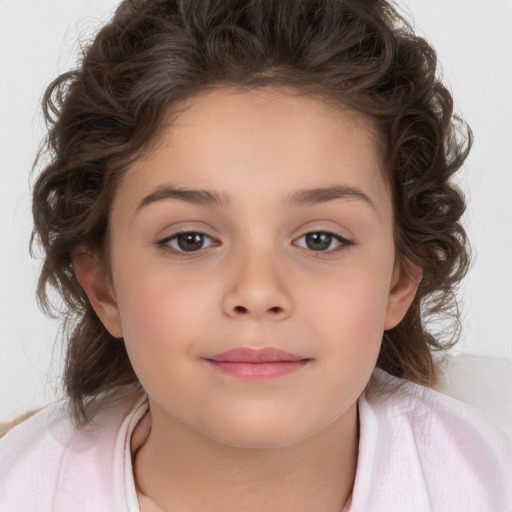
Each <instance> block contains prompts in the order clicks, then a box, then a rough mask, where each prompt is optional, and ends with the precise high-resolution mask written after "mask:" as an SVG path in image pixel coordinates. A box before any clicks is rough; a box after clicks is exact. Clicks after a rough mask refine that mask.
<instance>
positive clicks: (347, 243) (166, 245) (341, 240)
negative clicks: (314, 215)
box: [156, 230, 354, 258]
mask: <svg viewBox="0 0 512 512" xmlns="http://www.w3.org/2000/svg"><path fill="white" fill-rule="evenodd" d="M319 234H322V235H328V236H329V237H331V238H332V239H331V243H332V242H333V241H336V242H338V244H339V245H337V246H336V247H334V248H333V249H329V250H325V251H322V250H319V251H315V250H314V249H310V248H309V247H303V246H300V245H296V247H300V248H301V249H303V250H305V251H307V252H308V253H310V254H312V255H314V256H316V257H328V256H329V255H335V254H337V253H339V252H342V251H346V250H348V249H349V248H350V247H351V246H353V245H354V242H353V241H351V240H348V239H347V238H345V237H343V236H341V235H338V234H336V233H333V232H331V231H322V230H319V231H309V232H307V233H304V234H303V235H301V236H300V237H299V238H296V239H295V240H294V242H296V241H297V240H301V239H302V238H305V237H307V236H308V235H319ZM181 235H200V236H201V237H203V240H204V239H210V240H212V241H213V243H212V244H211V245H209V246H208V247H210V246H216V245H218V244H219V242H218V241H216V240H215V239H214V238H213V237H211V236H210V235H208V234H206V233H203V232H202V231H194V230H182V231H178V232H176V233H174V234H173V235H171V236H168V237H165V238H163V239H162V240H159V241H157V242H156V245H157V247H159V248H160V249H162V250H164V251H166V252H169V253H172V254H173V255H177V256H180V257H183V258H187V257H191V256H193V255H195V254H197V253H200V252H202V250H203V249H207V248H208V247H201V248H200V249H198V250H196V251H185V250H182V249H178V248H175V247H172V246H171V245H170V243H171V242H172V241H175V240H178V237H179V236H181ZM329 245H330V244H329Z"/></svg>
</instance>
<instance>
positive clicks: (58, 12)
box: [0, 0, 512, 422]
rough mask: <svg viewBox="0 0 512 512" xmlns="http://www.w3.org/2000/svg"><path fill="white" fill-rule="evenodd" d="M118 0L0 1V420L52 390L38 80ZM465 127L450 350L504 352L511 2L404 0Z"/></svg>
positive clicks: (49, 75)
mask: <svg viewBox="0 0 512 512" xmlns="http://www.w3.org/2000/svg"><path fill="white" fill-rule="evenodd" d="M116 3H117V0H44V1H41V0H0V390H1V391H0V422H1V421H5V420H8V419H10V418H12V417H14V416H16V415H17V414H20V413H22V412H24V411H26V410H28V409H30V408H32V407H36V406H40V405H43V404H45V403H47V402H48V401H50V400H52V399H53V398H54V397H55V396H58V395H59V394H60V390H59V388H58V375H59V372H60V370H61V361H62V354H61V352H62V350H61V347H60V344H58V343H57V344H55V339H56V337H57V331H58V322H57V321H52V320H49V319H47V318H45V317H44V316H43V315H42V314H41V313H40V312H39V310H38V309H37V306H36V303H35V299H34V294H35V282H36V279H37V273H38V267H39V264H40V262H39V261H37V260H36V261H34V260H31V259H30V257H29V254H28V243H29V237H30V230H31V218H30V187H29V172H30V168H31V165H32V162H33V159H34V157H35V154H36V150H37V146H38V143H39V141H40V139H41V137H42V136H43V133H44V131H43V126H42V122H41V111H40V106H39V104H40V100H41V97H42V94H43V91H44V89H45V87H46V85H47V84H48V83H49V82H50V81H51V80H52V79H53V78H54V77H55V76H57V74H58V73H60V72H63V71H66V70H67V69H69V68H70V67H72V66H73V63H74V59H75V55H76V52H77V50H78V48H79V46H78V44H77V42H76V41H77V37H78V36H79V37H80V38H81V39H82V40H84V39H87V37H88V35H90V34H91V33H93V32H94V31H95V28H96V27H97V26H98V24H99V23H100V19H101V18H102V17H103V18H104V17H105V15H106V14H109V13H111V12H112V10H113V8H114V6H115V4H116ZM401 4H402V5H404V6H405V9H406V11H407V12H409V13H412V15H413V17H414V19H415V26H416V29H417V31H418V32H419V33H421V34H423V35H425V36H426V37H427V38H428V39H429V40H430V42H431V43H432V44H433V45H434V47H435V48H436V49H437V51H438V55H439V59H440V62H441V64H442V67H443V77H444V81H445V83H446V84H447V85H448V86H449V87H450V88H451V90H452V91H453V94H454V97H455V100H456V105H457V110H458V111H459V112H461V113H462V114H463V116H464V117H465V118H466V119H467V120H468V121H469V123H470V124H471V126H472V128H473V130H474V132H475V145H474V148H473V151H472V153H471V156H470V158H469V161H468V164H467V166H466V167H465V171H464V175H463V177H462V186H463V188H464V189H465V191H466V193H467V197H468V202H469V211H468V214H467V215H466V218H465V223H466V227H467V229H468V232H469V235H470V237H471V240H472V244H473V246H474V248H475V254H476V259H475V262H474V265H473V268H472V270H471V272H470V274H469V276H468V277H467V279H466V283H465V285H464V287H463V288H462V290H461V294H462V297H463V299H464V312H465V321H464V332H463V336H462V340H461V342H460V343H459V345H458V346H457V347H456V348H455V351H456V353H473V354H483V355H489V356H499V357H505V358H507V359H509V360H512V335H511V334H510V330H509V325H508V322H509V319H510V317H511V316H512V192H511V189H512V156H511V155H512V0H486V1H485V2H483V1H481V0H403V1H402V2H401Z"/></svg>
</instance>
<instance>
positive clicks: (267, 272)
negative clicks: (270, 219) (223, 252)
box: [222, 250, 293, 320]
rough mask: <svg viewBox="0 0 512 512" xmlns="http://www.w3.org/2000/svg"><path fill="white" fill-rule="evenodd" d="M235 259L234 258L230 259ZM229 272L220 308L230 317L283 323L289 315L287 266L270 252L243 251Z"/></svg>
mask: <svg viewBox="0 0 512 512" xmlns="http://www.w3.org/2000/svg"><path fill="white" fill-rule="evenodd" d="M233 259H235V258H233ZM236 260H237V263H235V264H231V265H230V269H229V277H228V280H227V282H228V287H227V288H226V290H225V293H224V297H223V300H222V308H223V311H224V313H225V314H226V315H228V316H229V317H232V318H242V317H247V318H253V319H258V320H262V319H272V320H284V319H286V318H288V317H289V316H290V314H291V312H292V307H293V305H292V298H291V295H290V293H289V290H288V287H287V286H286V285H285V282H286V281H287V279H286V265H283V263H284V262H283V263H281V264H279V263H278V261H277V259H276V257H275V255H274V254H273V253H272V251H271V250H268V251H265V252H264V251H258V252H251V251H245V252H244V253H243V254H239V255H237V256H236Z"/></svg>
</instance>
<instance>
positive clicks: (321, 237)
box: [295, 231, 352, 252]
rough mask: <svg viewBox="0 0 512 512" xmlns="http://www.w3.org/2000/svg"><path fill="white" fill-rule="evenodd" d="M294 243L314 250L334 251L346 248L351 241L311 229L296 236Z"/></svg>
mask: <svg viewBox="0 0 512 512" xmlns="http://www.w3.org/2000/svg"><path fill="white" fill-rule="evenodd" d="M295 245H298V246H299V247H302V248H303V249H309V250H310V251H315V252H336V251H339V250H342V249H346V248H348V247H349V246H351V245H352V242H351V241H350V240H347V239H346V238H343V237H342V236H340V235H336V234H334V233H329V232H327V231H312V232H311V233H306V234H305V235H302V236H301V237H299V238H297V240H296V241H295Z"/></svg>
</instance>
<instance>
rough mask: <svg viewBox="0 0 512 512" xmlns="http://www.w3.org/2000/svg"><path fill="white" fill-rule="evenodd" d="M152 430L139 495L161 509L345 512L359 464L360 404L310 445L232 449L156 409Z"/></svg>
mask: <svg viewBox="0 0 512 512" xmlns="http://www.w3.org/2000/svg"><path fill="white" fill-rule="evenodd" d="M151 411H152V420H151V421H152V427H151V431H150V434H149V436H148V438H147V440H146V442H145V443H144V444H143V445H142V446H141V447H140V450H138V454H137V457H136V459H135V467H134V476H135V480H136V482H137V487H138V489H139V490H140V492H141V493H143V494H144V495H146V496H148V497H149V498H150V499H151V500H152V501H153V502H154V503H155V504H157V505H158V506H159V507H161V508H162V509H163V510H180V511H182V512H200V511H204V510H208V511H210V512H221V511H222V512H226V511H237V510H244V512H256V511H258V512H262V511H264V512H281V511H282V510H294V512H306V511H308V512H310V511H311V510H322V512H340V511H341V510H342V509H343V506H344V504H345V503H346V501H347V499H348V498H349V497H350V495H351V490H352V486H353V483H354V478H355V472H356V465H357V447H358V419H357V407H356V405H354V406H353V407H352V408H351V409H350V410H349V411H347V413H346V414H345V415H343V416H342V417H340V418H339V419H338V420H336V421H335V422H334V423H332V424H331V425H329V426H328V427H326V428H325V429H323V430H322V431H321V432H319V433H318V434H316V435H314V436H311V437H309V438H308V439H306V440H302V441H300V442H297V443H294V444H292V445H289V446H284V447H278V448H264V449H260V448H257V449H256V448H238V447H233V446H227V445H225V444H223V443H219V442H217V441H215V440H212V439H211V438H208V437H206V436H204V435H202V434H201V433H199V432H197V431H194V430H191V429H189V428H188V427H187V426H185V425H183V424H182V423H180V422H179V421H176V420H175V419H172V418H169V417H168V416H166V415H165V414H162V412H161V411H159V410H158V408H156V407H154V406H152V407H151Z"/></svg>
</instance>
